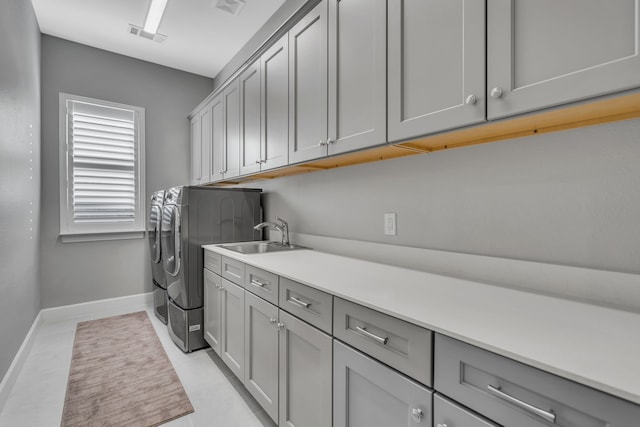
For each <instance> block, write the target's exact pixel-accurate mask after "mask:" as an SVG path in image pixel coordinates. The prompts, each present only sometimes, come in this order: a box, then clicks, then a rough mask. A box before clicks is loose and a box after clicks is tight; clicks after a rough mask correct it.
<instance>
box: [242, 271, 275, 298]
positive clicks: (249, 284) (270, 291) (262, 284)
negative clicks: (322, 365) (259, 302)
mask: <svg viewBox="0 0 640 427" xmlns="http://www.w3.org/2000/svg"><path fill="white" fill-rule="evenodd" d="M244 288H245V289H246V290H248V291H249V292H251V293H253V294H256V295H258V296H259V297H261V298H264V299H266V300H267V301H269V302H270V303H271V304H273V305H278V276H277V275H275V274H273V273H269V272H268V271H265V270H261V269H259V268H256V267H254V266H251V265H246V266H245V268H244Z"/></svg>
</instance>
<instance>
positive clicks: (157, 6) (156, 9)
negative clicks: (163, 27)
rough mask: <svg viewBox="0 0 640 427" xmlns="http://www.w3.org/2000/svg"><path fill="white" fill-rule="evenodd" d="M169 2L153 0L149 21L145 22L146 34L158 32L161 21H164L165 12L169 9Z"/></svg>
mask: <svg viewBox="0 0 640 427" xmlns="http://www.w3.org/2000/svg"><path fill="white" fill-rule="evenodd" d="M167 1H168V0H151V4H150V5H149V11H148V12H147V19H146V20H145V21H144V31H145V32H147V33H151V34H155V33H157V32H158V27H159V26H160V20H161V19H162V15H163V14H164V10H165V8H166V7H167Z"/></svg>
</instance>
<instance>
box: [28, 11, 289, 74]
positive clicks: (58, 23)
mask: <svg viewBox="0 0 640 427" xmlns="http://www.w3.org/2000/svg"><path fill="white" fill-rule="evenodd" d="M31 2H32V4H33V8H34V10H35V13H36V17H37V19H38V23H39V24H40V30H41V31H42V32H43V33H45V34H49V35H52V36H56V37H60V38H63V39H67V40H71V41H74V42H77V43H82V44H85V45H89V46H93V47H97V48H100V49H104V50H108V51H111V52H115V53H119V54H122V55H127V56H131V57H134V58H138V59H142V60H144V61H149V62H153V63H156V64H161V65H165V66H168V67H172V68H177V69H179V70H184V71H189V72H192V73H195V74H200V75H203V76H207V77H215V76H216V74H218V72H220V70H221V69H222V67H224V65H226V64H227V63H228V62H229V60H230V59H231V58H232V57H233V56H234V55H235V54H236V53H237V52H238V51H239V50H240V48H242V46H244V44H245V43H246V42H247V41H248V40H249V39H250V38H251V36H252V35H253V34H255V32H256V31H257V30H258V29H259V28H260V27H262V25H263V24H264V23H265V22H266V21H267V19H269V17H270V16H271V15H272V14H273V13H274V12H275V11H276V10H277V9H278V8H279V7H280V6H281V5H282V4H283V3H284V0H246V4H245V5H244V7H243V8H242V10H241V12H240V14H239V15H235V16H234V15H231V14H230V13H228V12H224V11H222V10H220V9H218V8H216V7H215V6H216V3H217V2H218V0H169V2H168V4H167V8H166V10H165V13H164V16H163V18H162V21H161V22H160V28H159V29H158V33H160V34H163V35H166V36H167V39H166V40H165V41H164V42H163V43H157V42H154V41H151V40H148V39H145V38H142V37H138V36H133V35H131V34H129V24H133V25H137V26H139V27H142V26H143V25H144V20H145V17H146V14H147V9H148V8H149V3H150V0H31Z"/></svg>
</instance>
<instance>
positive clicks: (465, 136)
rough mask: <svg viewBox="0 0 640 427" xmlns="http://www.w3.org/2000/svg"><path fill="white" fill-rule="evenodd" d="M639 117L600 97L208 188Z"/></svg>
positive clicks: (635, 106) (631, 105)
mask: <svg viewBox="0 0 640 427" xmlns="http://www.w3.org/2000/svg"><path fill="white" fill-rule="evenodd" d="M638 117H640V92H637V91H636V92H634V93H633V94H630V95H622V96H616V97H609V98H604V99H600V100H596V101H591V102H583V103H580V104H576V105H571V106H568V107H567V106H564V107H558V108H554V109H552V110H544V111H542V112H536V113H531V114H528V115H526V116H521V117H515V118H507V119H502V120H499V121H495V122H485V123H482V124H479V125H476V126H472V127H468V128H463V129H455V130H452V131H449V132H443V133H439V134H435V135H429V136H425V137H423V138H417V139H415V140H411V141H403V142H398V143H394V144H389V145H383V146H380V147H375V148H370V149H365V150H362V151H356V152H353V153H347V154H342V155H337V156H332V157H327V158H323V159H318V160H314V161H311V162H306V163H302V164H297V165H290V166H285V167H283V168H280V169H274V170H269V171H265V172H259V173H256V174H254V175H249V176H244V177H239V178H234V179H233V180H230V181H224V182H217V183H213V184H210V185H212V186H228V185H236V184H240V183H246V182H251V181H258V180H262V179H274V178H280V177H284V176H291V175H297V174H301V173H310V172H315V171H318V170H327V169H333V168H338V167H344V166H351V165H357V164H363V163H371V162H377V161H381V160H388V159H395V158H399V157H406V156H412V155H416V154H424V153H430V152H434V151H439V150H448V149H452V148H461V147H466V146H470V145H477V144H486V143H489V142H496V141H504V140H508V139H514V138H521V137H525V136H533V135H540V134H543V133H551V132H558V131H563V130H568V129H575V128H580V127H587V126H594V125H599V124H604V123H611V122H616V121H621V120H629V119H635V118H638Z"/></svg>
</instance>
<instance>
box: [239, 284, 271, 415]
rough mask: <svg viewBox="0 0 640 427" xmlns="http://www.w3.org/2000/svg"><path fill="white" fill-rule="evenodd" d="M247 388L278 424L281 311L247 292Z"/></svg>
mask: <svg viewBox="0 0 640 427" xmlns="http://www.w3.org/2000/svg"><path fill="white" fill-rule="evenodd" d="M244 302H245V308H244V316H245V331H244V355H245V359H244V361H245V363H244V364H245V378H244V385H245V387H246V388H247V390H249V393H251V395H252V396H253V397H254V398H255V399H256V400H257V401H258V403H260V405H261V406H262V408H264V410H265V411H266V412H267V414H269V416H270V417H271V419H273V421H275V422H276V424H277V423H278V350H279V349H278V336H279V331H278V307H276V306H275V305H273V304H270V303H268V302H267V301H265V300H263V299H261V298H259V297H257V296H255V295H252V294H250V293H249V292H245V300H244Z"/></svg>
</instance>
